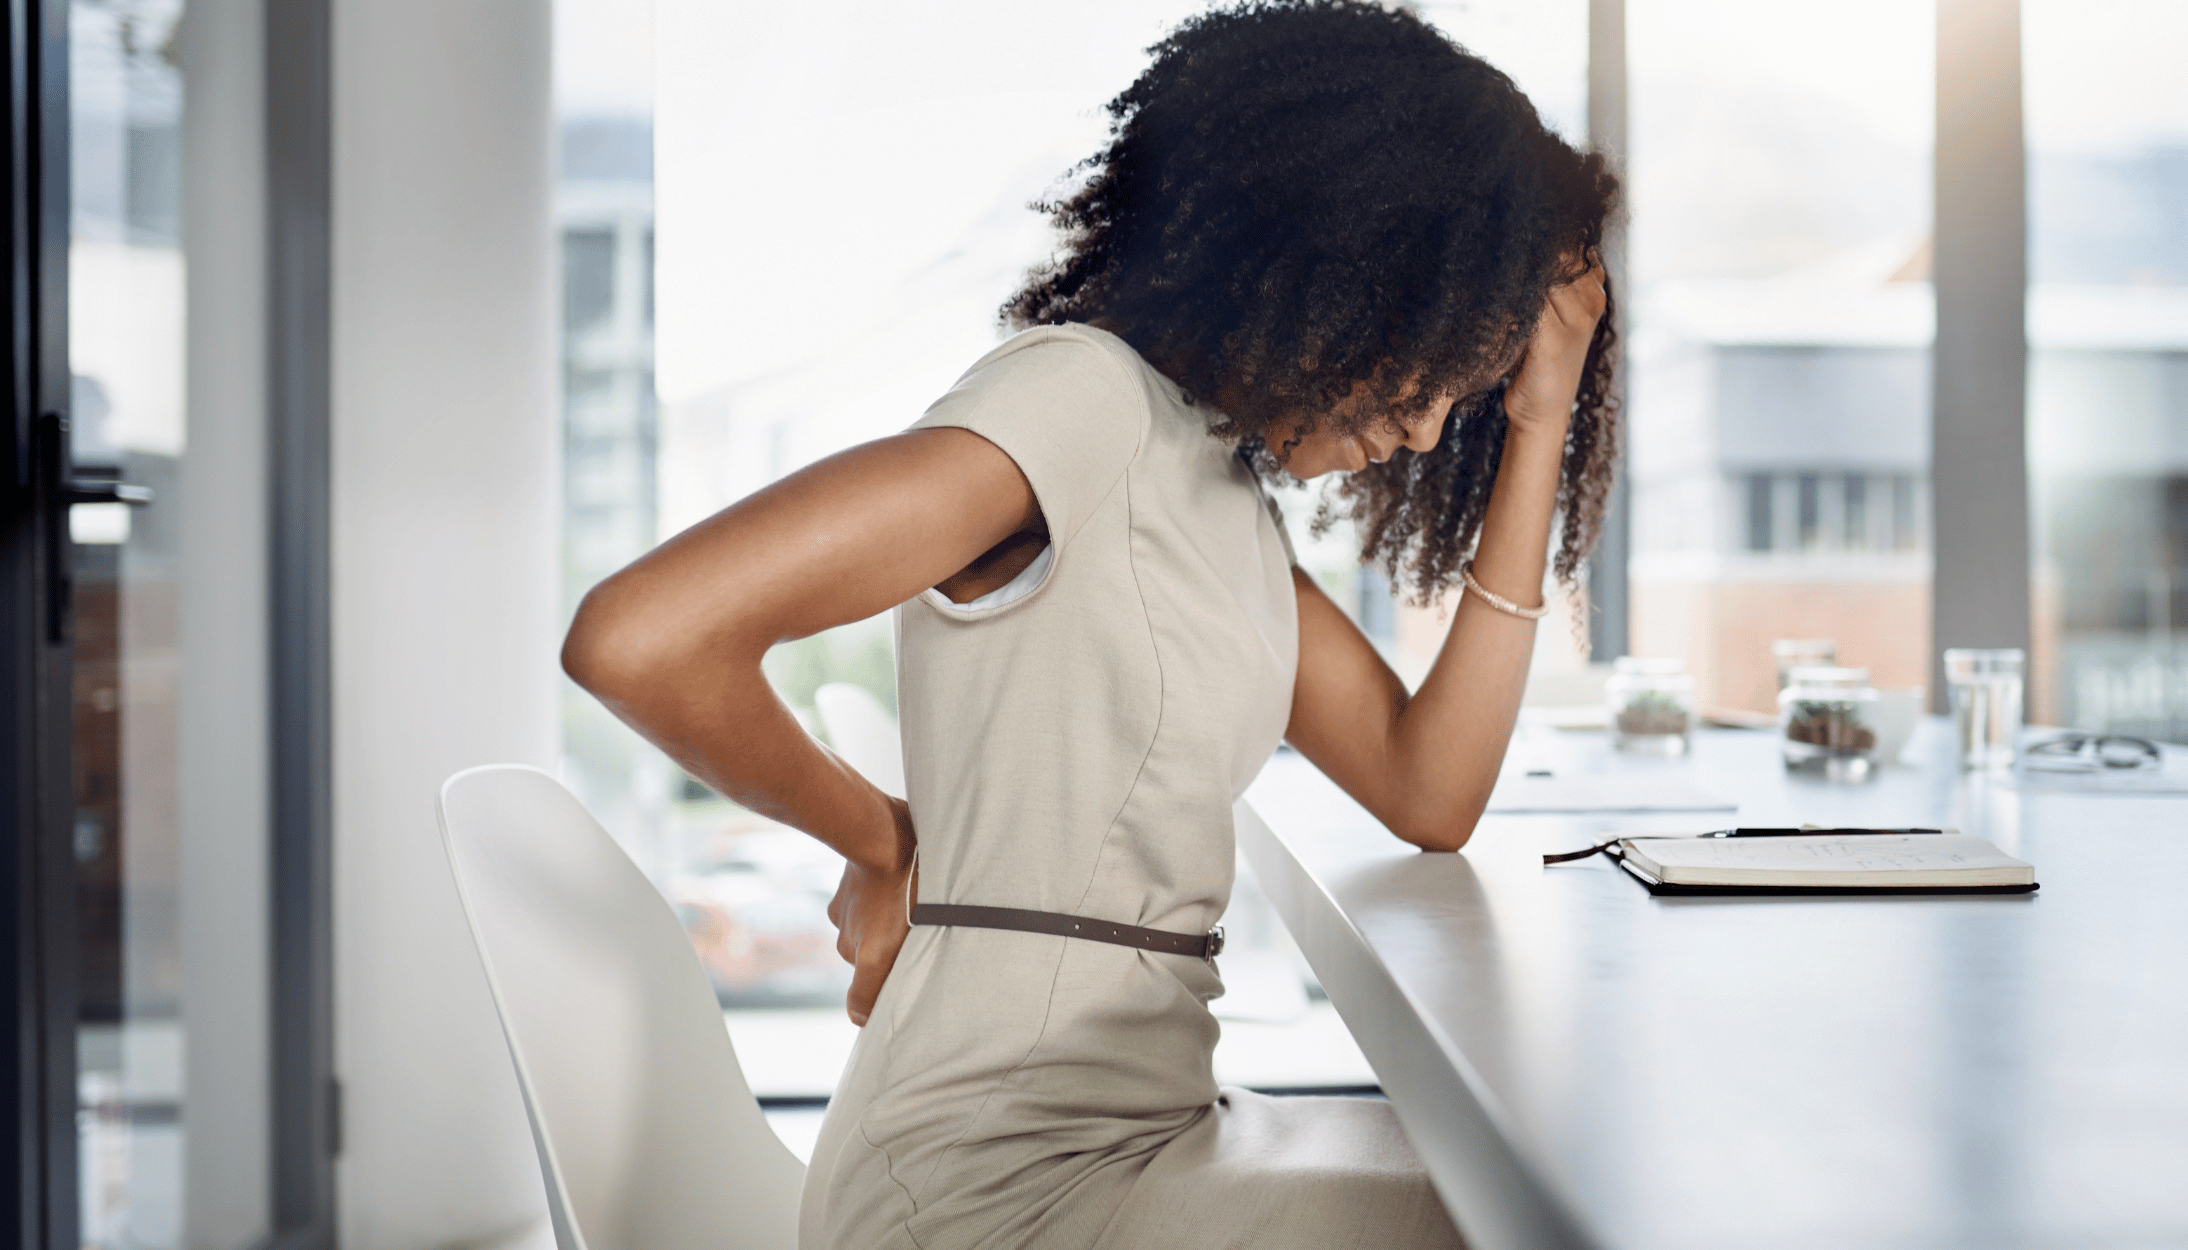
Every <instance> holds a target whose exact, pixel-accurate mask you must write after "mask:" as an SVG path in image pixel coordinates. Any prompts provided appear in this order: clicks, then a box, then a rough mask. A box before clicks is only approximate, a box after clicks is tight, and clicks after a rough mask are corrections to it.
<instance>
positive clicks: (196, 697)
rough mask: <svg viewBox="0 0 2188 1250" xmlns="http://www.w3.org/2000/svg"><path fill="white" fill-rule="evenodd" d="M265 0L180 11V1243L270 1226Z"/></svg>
mask: <svg viewBox="0 0 2188 1250" xmlns="http://www.w3.org/2000/svg"><path fill="white" fill-rule="evenodd" d="M264 9H265V5H264V4H263V2H262V0H191V3H190V5H189V7H188V9H187V10H186V11H185V12H184V14H183V25H182V38H181V54H182V63H183V74H184V79H185V82H186V84H187V86H186V92H187V95H186V97H185V100H184V104H183V112H182V120H183V136H182V141H183V158H182V176H183V212H182V222H183V232H184V233H183V250H184V255H185V256H186V257H187V261H188V264H189V288H188V290H189V296H188V299H189V304H188V314H187V318H186V324H187V326H188V331H187V333H188V335H189V340H188V341H189V349H188V360H189V362H190V363H189V382H188V387H189V390H188V403H189V430H190V447H189V452H188V453H187V454H186V455H184V456H183V457H182V461H181V481H180V483H179V485H180V488H181V490H180V494H181V499H180V507H181V521H182V532H183V541H182V562H183V567H182V578H181V583H182V603H181V609H182V615H181V620H180V622H179V625H180V634H181V643H182V654H183V662H182V665H181V670H180V675H181V682H182V691H181V713H180V724H179V729H180V735H179V741H178V742H177V748H178V750H179V751H180V756H181V759H180V764H181V766H180V768H179V769H178V770H177V776H178V780H179V783H180V794H179V798H180V817H181V819H180V828H181V835H182V855H181V867H180V871H181V896H182V899H183V904H182V908H181V913H180V926H181V932H180V940H181V952H182V971H183V987H184V988H183V1019H184V1024H185V1028H186V1032H185V1037H186V1043H185V1046H184V1051H183V1053H184V1062H185V1064H186V1069H185V1076H184V1079H183V1087H182V1088H183V1101H184V1106H185V1108H186V1115H185V1119H184V1121H183V1125H184V1130H185V1131H184V1134H183V1145H184V1150H185V1153H184V1156H183V1202H182V1212H183V1244H184V1246H185V1247H187V1248H188V1250H226V1248H228V1247H235V1246H248V1245H253V1244H256V1243H258V1242H259V1241H261V1240H263V1239H264V1237H265V1236H266V1234H267V1233H268V1232H269V1231H270V1230H269V1225H268V1215H269V1208H268V1205H267V1202H268V1184H267V1182H268V1179H269V1168H270V1166H271V1163H270V1160H269V1158H268V1153H267V1146H266V1133H267V1124H268V1119H267V1117H268V1115H269V1114H270V1106H269V1103H268V1098H267V1084H266V1071H267V1062H268V1023H269V1022H268V1018H267V999H266V996H267V989H268V972H269V968H268V965H267V961H266V941H267V928H268V924H267V921H268V897H267V893H266V888H267V872H266V866H267V827H268V826H267V808H268V803H267V798H268V784H269V778H268V776H267V768H266V761H267V758H268V746H267V744H268V741H269V738H270V734H269V732H268V725H267V720H268V717H267V713H268V702H267V699H268V691H267V685H266V648H267V636H268V623H269V618H268V615H267V608H268V605H267V598H266V578H267V542H266V515H267V506H268V501H267V496H266V458H267V445H266V365H265V361H266V356H265V352H266V318H265V300H266V263H265V261H266V212H265V205H266V179H265V162H264V153H265V116H264V111H263V110H264V101H265V95H266V80H265V75H264V73H263V72H262V71H263V68H264V65H265V60H264V57H265V45H264V42H263V40H262V38H261V36H262V26H261V22H262V21H263V18H264Z"/></svg>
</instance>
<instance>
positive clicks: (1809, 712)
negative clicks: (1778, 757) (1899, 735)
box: [1778, 667, 1877, 781]
mask: <svg viewBox="0 0 2188 1250" xmlns="http://www.w3.org/2000/svg"><path fill="white" fill-rule="evenodd" d="M1778 733H1779V737H1780V739H1781V742H1780V746H1781V748H1782V750H1783V751H1784V754H1785V766H1786V767H1787V768H1788V769H1791V770H1793V771H1796V772H1805V773H1814V774H1817V775H1819V776H1822V777H1826V778H1828V779H1830V780H1832V781H1861V780H1864V779H1866V778H1867V777H1868V776H1869V773H1870V770H1871V769H1873V768H1874V767H1875V766H1876V749H1877V692H1876V691H1875V690H1874V689H1872V688H1871V687H1870V685H1869V670H1868V669H1865V668H1824V667H1814V668H1796V669H1794V670H1793V671H1792V672H1790V673H1788V674H1787V675H1786V685H1785V689H1784V690H1781V691H1779V692H1778Z"/></svg>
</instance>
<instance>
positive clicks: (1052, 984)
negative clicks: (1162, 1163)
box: [861, 937, 1071, 1243]
mask: <svg viewBox="0 0 2188 1250" xmlns="http://www.w3.org/2000/svg"><path fill="white" fill-rule="evenodd" d="M1054 940H1055V942H1056V966H1055V967H1053V968H1051V969H1050V970H1049V974H1048V998H1047V999H1046V1001H1045V1002H1044V1003H1043V1004H1042V1007H1041V1027H1040V1028H1038V1029H1036V1030H1034V1033H1033V1040H1032V1041H1031V1042H1029V1043H1027V1045H1026V1053H1025V1054H1023V1055H1020V1056H1019V1057H1018V1060H1017V1062H1015V1063H1013V1064H1011V1065H1010V1067H1009V1068H1008V1069H1006V1070H1005V1071H1004V1072H1003V1074H1002V1075H1000V1076H998V1077H996V1078H995V1083H994V1084H993V1085H990V1086H989V1087H988V1092H987V1093H985V1094H983V1095H981V1098H980V1105H979V1106H978V1107H975V1108H973V1113H972V1115H970V1116H969V1117H967V1118H966V1120H965V1127H964V1130H963V1131H962V1132H960V1133H958V1135H957V1137H956V1139H955V1140H953V1141H952V1142H950V1144H949V1145H947V1146H944V1147H943V1148H942V1150H941V1152H940V1153H939V1154H937V1155H936V1156H935V1160H934V1163H933V1164H932V1165H930V1166H929V1167H928V1169H927V1175H926V1176H925V1177H923V1178H921V1180H920V1182H919V1188H920V1190H921V1191H924V1190H925V1189H926V1188H927V1186H928V1185H929V1184H930V1183H931V1182H932V1181H933V1180H934V1174H935V1173H936V1172H937V1171H939V1170H940V1169H941V1167H942V1165H943V1164H944V1163H946V1162H948V1161H949V1157H950V1152H951V1151H953V1150H956V1149H957V1148H958V1147H959V1146H961V1145H963V1144H964V1142H965V1139H966V1138H967V1137H969V1136H971V1135H972V1130H973V1126H974V1125H976V1124H978V1123H980V1117H981V1116H982V1115H984V1114H986V1112H987V1109H988V1104H989V1103H991V1102H993V1101H995V1096H996V1095H997V1094H998V1093H1000V1092H1002V1089H1003V1087H1004V1086H1005V1085H1007V1084H1009V1083H1010V1078H1012V1077H1014V1076H1016V1075H1018V1073H1019V1072H1020V1071H1022V1070H1024V1068H1025V1066H1026V1064H1027V1063H1029V1062H1031V1061H1032V1059H1033V1052H1035V1051H1037V1050H1039V1049H1040V1048H1041V1043H1042V1042H1043V1041H1045V1040H1047V1038H1048V1022H1049V1020H1050V1019H1051V1018H1053V1017H1054V1016H1055V1014H1056V983H1057V982H1058V981H1060V980H1062V979H1063V974H1064V955H1065V954H1066V953H1067V951H1068V949H1069V947H1070V944H1071V939H1070V938H1064V937H1059V938H1056V939H1054ZM863 1132H864V1130H863V1129H862V1130H861V1134H862V1135H863ZM870 1140H871V1139H869V1141H870ZM875 1149H877V1150H879V1149H880V1147H878V1146H877V1147H875ZM882 1157H883V1158H884V1159H886V1158H888V1157H889V1154H888V1152H887V1151H885V1150H884V1151H882ZM892 1166H893V1165H892ZM889 1179H891V1180H896V1177H895V1174H894V1173H893V1172H892V1173H891V1175H890V1178H889ZM897 1183H898V1186H899V1187H900V1188H902V1187H903V1182H901V1181H898V1182H897ZM906 1196H907V1197H909V1198H911V1200H912V1215H914V1216H916V1215H918V1214H919V1198H918V1196H917V1194H915V1193H913V1192H912V1191H910V1190H907V1191H906ZM904 1234H905V1235H906V1236H907V1237H909V1236H911V1235H912V1229H911V1223H910V1217H906V1221H905V1226H904ZM913 1241H914V1242H915V1243H916V1242H917V1241H918V1238H916V1237H914V1238H913Z"/></svg>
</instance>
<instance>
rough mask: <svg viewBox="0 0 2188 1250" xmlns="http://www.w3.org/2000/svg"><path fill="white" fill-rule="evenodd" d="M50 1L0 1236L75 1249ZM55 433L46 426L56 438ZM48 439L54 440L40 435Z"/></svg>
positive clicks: (8, 199) (21, 456) (32, 260)
mask: <svg viewBox="0 0 2188 1250" xmlns="http://www.w3.org/2000/svg"><path fill="white" fill-rule="evenodd" d="M67 18H68V13H67V3H66V0H8V5H7V15H6V19H5V25H4V28H0V41H4V42H5V45H6V47H5V57H6V70H5V73H6V88H5V92H4V96H0V116H4V126H5V144H6V165H5V184H6V185H5V188H4V196H5V207H4V208H0V219H4V220H5V222H6V230H7V244H6V246H7V249H8V301H7V306H6V309H5V311H4V312H0V322H4V324H5V328H6V330H5V332H6V342H7V348H6V364H5V366H4V368H5V370H6V381H7V394H8V407H9V425H10V433H11V435H12V440H11V441H12V450H11V452H10V456H9V460H10V464H9V471H8V474H7V480H6V482H5V493H6V503H5V505H4V518H0V580H4V582H5V591H4V599H0V603H4V605H5V606H4V607H0V707H4V709H5V711H4V713H0V714H4V716H5V720H4V721H0V725H4V726H5V728H4V729H0V758H4V763H0V803H4V804H5V809H6V813H7V823H8V829H7V840H8V853H7V855H6V857H5V860H4V863H5V865H6V867H5V869H4V872H5V878H6V879H5V882H4V886H0V909H5V917H6V923H5V927H4V930H0V933H4V937H0V942H4V943H5V946H6V949H5V956H4V960H0V964H4V967H5V971H4V972H0V976H5V977H6V979H7V993H8V997H9V999H10V1005H11V1006H12V1007H13V1009H14V1012H15V1019H14V1027H13V1028H12V1029H10V1030H9V1031H8V1034H7V1040H6V1042H5V1043H4V1046H5V1050H6V1067H7V1073H8V1077H9V1080H8V1083H7V1087H6V1092H5V1093H4V1094H0V1102H4V1106H5V1115H6V1116H7V1119H8V1123H9V1132H8V1135H7V1141H6V1144H5V1146H4V1147H0V1149H5V1150H6V1151H7V1153H8V1158H7V1162H6V1170H7V1176H8V1190H7V1197H6V1200H5V1206H4V1208H0V1209H5V1210H6V1212H7V1215H8V1217H9V1236H10V1238H11V1239H12V1241H13V1243H14V1244H15V1245H18V1246H21V1247H25V1250H76V1247H77V1228H76V1224H77V1200H76V977H75V943H76V914H75V896H76V890H75V885H76V882H75V862H74V854H73V851H72V849H71V844H70V826H71V820H70V816H71V813H72V811H73V807H74V802H73V793H72V786H71V783H70V774H69V764H70V738H71V734H72V732H73V729H72V720H73V717H72V709H71V698H72V686H73V666H72V663H71V654H70V647H69V641H68V637H67V632H66V630H65V628H64V629H56V628H55V626H56V625H65V614H64V609H65V606H66V598H65V596H66V589H67V587H66V583H65V581H63V580H62V579H63V578H65V576H66V575H67V571H68V570H67V569H66V567H65V561H66V558H67V555H68V548H67V545H66V544H67V532H66V527H67V524H68V515H67V506H66V504H65V503H63V502H62V497H61V492H62V491H63V490H64V489H65V485H64V483H65V481H66V479H67V476H68V472H69V467H68V462H67V440H66V437H65V426H64V425H61V424H60V423H61V422H65V421H66V419H67V416H68V404H69V385H68V337H67V328H68V182H67V179H66V178H65V177H63V178H52V177H49V176H48V174H49V172H50V171H52V170H55V169H60V170H66V169H67V168H68V163H67V162H68V45H67V32H68V25H67ZM57 436H58V437H57ZM56 443H57V444H58V445H56Z"/></svg>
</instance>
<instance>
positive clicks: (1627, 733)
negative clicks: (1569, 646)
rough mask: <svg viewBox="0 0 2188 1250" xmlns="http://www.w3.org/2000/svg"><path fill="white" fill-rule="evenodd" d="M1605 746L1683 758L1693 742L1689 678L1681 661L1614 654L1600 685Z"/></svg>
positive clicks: (1692, 681)
mask: <svg viewBox="0 0 2188 1250" xmlns="http://www.w3.org/2000/svg"><path fill="white" fill-rule="evenodd" d="M1603 694H1604V699H1605V701H1606V702H1607V703H1608V704H1609V708H1608V711H1609V713H1610V726H1611V745H1612V746H1614V747H1616V748H1618V749H1619V750H1621V751H1630V752H1632V753H1634V754H1637V755H1685V754H1686V753H1687V751H1688V750H1689V749H1691V748H1692V746H1693V741H1694V678H1693V677H1691V676H1689V675H1688V674H1687V666H1686V662H1685V661H1684V660H1646V659H1641V658H1638V657H1636V656H1630V655H1627V656H1620V657H1619V658H1618V659H1617V660H1616V661H1615V662H1614V663H1613V664H1612V665H1611V676H1610V680H1609V681H1608V682H1607V683H1605V685H1604V687H1603Z"/></svg>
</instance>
